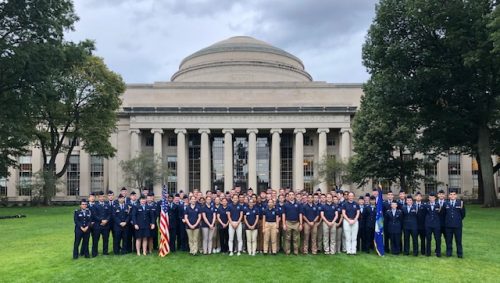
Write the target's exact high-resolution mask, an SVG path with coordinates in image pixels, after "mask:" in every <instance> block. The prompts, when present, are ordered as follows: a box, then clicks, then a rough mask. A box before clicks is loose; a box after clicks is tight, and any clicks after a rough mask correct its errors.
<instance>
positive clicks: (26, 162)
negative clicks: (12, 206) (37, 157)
mask: <svg viewBox="0 0 500 283" xmlns="http://www.w3.org/2000/svg"><path fill="white" fill-rule="evenodd" d="M32 177H33V167H32V165H31V156H21V157H19V195H20V196H30V195H31V181H32Z"/></svg>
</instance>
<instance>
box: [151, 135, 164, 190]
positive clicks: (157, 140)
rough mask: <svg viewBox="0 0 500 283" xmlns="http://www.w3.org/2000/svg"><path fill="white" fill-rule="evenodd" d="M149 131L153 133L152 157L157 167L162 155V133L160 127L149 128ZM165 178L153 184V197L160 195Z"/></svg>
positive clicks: (159, 164) (159, 165) (160, 162)
mask: <svg viewBox="0 0 500 283" xmlns="http://www.w3.org/2000/svg"><path fill="white" fill-rule="evenodd" d="M151 133H152V134H153V135H154V138H153V154H154V159H155V162H156V166H158V168H161V165H162V163H163V155H162V147H163V142H162V135H163V130H162V129H151ZM164 181H165V180H160V181H156V182H155V184H154V185H153V192H154V193H155V197H156V198H157V197H158V196H160V197H161V187H162V185H163V184H162V183H163V182H164Z"/></svg>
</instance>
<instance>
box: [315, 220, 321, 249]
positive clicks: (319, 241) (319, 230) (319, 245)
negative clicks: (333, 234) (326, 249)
mask: <svg viewBox="0 0 500 283" xmlns="http://www.w3.org/2000/svg"><path fill="white" fill-rule="evenodd" d="M317 234H318V236H317V238H316V241H317V243H318V251H321V250H323V221H322V220H320V221H319V222H318V233H317Z"/></svg>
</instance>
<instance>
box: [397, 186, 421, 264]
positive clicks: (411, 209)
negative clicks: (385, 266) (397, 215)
mask: <svg viewBox="0 0 500 283" xmlns="http://www.w3.org/2000/svg"><path fill="white" fill-rule="evenodd" d="M401 211H402V212H403V234H404V243H403V254H404V255H409V254H410V236H411V239H412V243H413V255H414V256H417V255H418V226H417V208H416V207H415V205H414V204H413V198H412V196H411V195H408V196H406V204H405V205H403V209H402V210H401Z"/></svg>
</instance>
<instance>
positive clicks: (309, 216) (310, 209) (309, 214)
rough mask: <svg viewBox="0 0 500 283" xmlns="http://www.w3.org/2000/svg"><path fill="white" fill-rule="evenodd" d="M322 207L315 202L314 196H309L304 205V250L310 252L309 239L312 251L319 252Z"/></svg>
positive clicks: (305, 252) (313, 252)
mask: <svg viewBox="0 0 500 283" xmlns="http://www.w3.org/2000/svg"><path fill="white" fill-rule="evenodd" d="M319 211H320V207H319V206H317V205H315V204H314V203H313V196H312V195H311V194H309V195H308V196H307V203H305V204H303V205H302V223H303V224H304V240H303V244H302V252H303V253H304V254H307V253H308V252H309V241H311V252H312V254H313V255H315V254H316V253H317V252H318V244H317V238H318V235H317V233H318V223H319Z"/></svg>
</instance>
